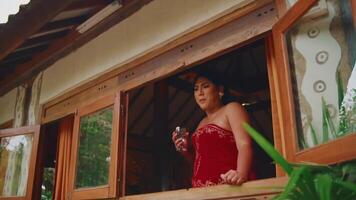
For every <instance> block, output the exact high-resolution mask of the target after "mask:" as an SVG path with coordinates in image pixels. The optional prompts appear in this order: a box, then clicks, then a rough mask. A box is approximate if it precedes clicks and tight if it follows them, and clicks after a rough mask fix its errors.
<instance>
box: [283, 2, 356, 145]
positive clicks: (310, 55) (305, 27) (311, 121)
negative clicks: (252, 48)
mask: <svg viewBox="0 0 356 200" xmlns="http://www.w3.org/2000/svg"><path fill="white" fill-rule="evenodd" d="M348 3H349V1H339V0H323V1H320V2H319V3H318V4H316V6H314V7H312V9H311V10H309V12H307V13H306V14H305V16H304V17H302V18H301V19H300V21H299V22H298V23H297V24H296V25H294V27H293V28H291V29H290V30H289V31H288V32H287V44H288V53H289V60H290V67H291V74H292V81H293V87H294V88H293V90H294V93H293V94H294V98H295V99H294V101H295V107H296V119H297V126H298V127H297V128H298V141H299V147H300V149H304V148H309V147H312V146H316V145H318V144H322V143H325V142H328V141H331V140H335V139H336V138H339V137H342V136H344V135H347V134H350V133H354V132H355V131H356V121H355V120H356V92H355V91H356V84H355V81H356V71H355V67H354V65H355V53H356V36H355V31H354V29H353V26H352V24H353V22H352V15H351V11H350V6H349V5H348Z"/></svg>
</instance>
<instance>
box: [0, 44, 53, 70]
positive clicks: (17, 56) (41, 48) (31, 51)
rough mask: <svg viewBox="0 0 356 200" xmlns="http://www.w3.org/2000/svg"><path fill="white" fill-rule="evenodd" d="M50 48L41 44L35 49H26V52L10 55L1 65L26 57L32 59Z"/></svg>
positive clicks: (0, 62)
mask: <svg viewBox="0 0 356 200" xmlns="http://www.w3.org/2000/svg"><path fill="white" fill-rule="evenodd" d="M48 46H49V45H48V44H41V45H38V46H35V47H33V48H26V49H24V50H21V51H17V52H14V53H12V54H9V55H8V56H7V57H6V58H5V59H4V60H2V61H0V65H3V64H7V63H10V62H12V61H15V60H18V59H21V58H24V57H31V56H32V55H34V54H36V53H39V52H42V51H44V50H45V49H47V48H48Z"/></svg>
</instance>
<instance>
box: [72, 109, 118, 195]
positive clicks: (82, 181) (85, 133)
mask: <svg viewBox="0 0 356 200" xmlns="http://www.w3.org/2000/svg"><path fill="white" fill-rule="evenodd" d="M112 117H113V107H109V108H106V109H103V110H100V111H98V112H95V113H92V114H90V115H87V116H84V117H82V118H81V119H80V130H79V134H80V138H79V149H78V159H77V169H76V181H75V186H76V188H85V187H95V186H101V185H107V184H108V176H109V165H110V145H111V131H112Z"/></svg>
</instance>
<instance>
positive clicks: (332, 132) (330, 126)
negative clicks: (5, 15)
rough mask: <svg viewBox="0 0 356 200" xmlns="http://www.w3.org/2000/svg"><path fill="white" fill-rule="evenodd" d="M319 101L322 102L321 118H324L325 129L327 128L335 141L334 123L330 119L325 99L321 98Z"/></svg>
mask: <svg viewBox="0 0 356 200" xmlns="http://www.w3.org/2000/svg"><path fill="white" fill-rule="evenodd" d="M321 100H322V104H323V118H324V117H325V120H326V124H327V127H329V129H330V133H331V135H332V136H333V138H334V139H335V138H336V129H335V126H334V123H333V121H332V119H331V116H330V112H329V109H328V106H327V105H326V102H325V99H324V98H323V97H322V98H321ZM328 140H329V139H328Z"/></svg>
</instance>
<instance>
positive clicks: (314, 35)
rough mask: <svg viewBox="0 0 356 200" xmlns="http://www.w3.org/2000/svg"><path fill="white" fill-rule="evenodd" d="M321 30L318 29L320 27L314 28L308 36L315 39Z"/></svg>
mask: <svg viewBox="0 0 356 200" xmlns="http://www.w3.org/2000/svg"><path fill="white" fill-rule="evenodd" d="M319 33H320V30H319V29H318V27H313V28H311V29H309V30H308V36H309V37H310V38H315V37H317V36H318V35H319Z"/></svg>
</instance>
